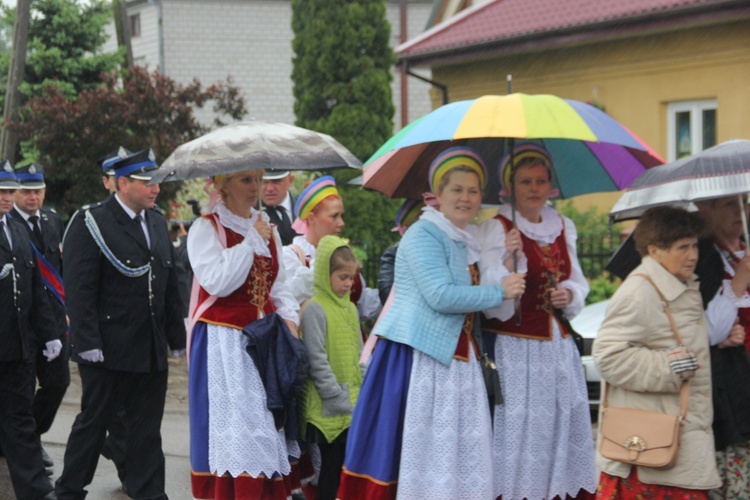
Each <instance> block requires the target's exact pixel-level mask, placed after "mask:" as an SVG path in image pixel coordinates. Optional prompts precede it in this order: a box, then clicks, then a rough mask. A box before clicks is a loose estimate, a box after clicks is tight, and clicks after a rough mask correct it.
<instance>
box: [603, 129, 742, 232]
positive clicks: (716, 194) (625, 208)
mask: <svg viewBox="0 0 750 500" xmlns="http://www.w3.org/2000/svg"><path fill="white" fill-rule="evenodd" d="M746 193H750V140H745V139H733V140H730V141H726V142H723V143H721V144H719V145H716V146H714V147H712V148H709V149H706V150H705V151H702V152H700V153H698V154H695V155H692V156H687V157H685V158H680V159H679V160H677V161H673V162H671V163H667V164H665V165H660V166H658V167H654V168H650V169H648V170H646V171H645V172H643V173H642V174H641V175H639V176H638V177H637V178H636V179H635V181H633V183H632V184H631V185H630V187H628V188H627V189H626V190H625V192H624V193H623V195H622V197H621V198H620V199H619V200H618V201H617V203H615V206H614V207H612V210H611V211H610V212H609V216H610V218H612V219H613V220H615V221H620V220H625V219H634V218H637V217H640V216H641V214H642V213H643V212H645V211H646V209H648V208H651V207H657V206H661V205H687V204H688V203H690V202H696V201H702V200H710V199H714V198H723V197H725V196H731V195H742V194H746Z"/></svg>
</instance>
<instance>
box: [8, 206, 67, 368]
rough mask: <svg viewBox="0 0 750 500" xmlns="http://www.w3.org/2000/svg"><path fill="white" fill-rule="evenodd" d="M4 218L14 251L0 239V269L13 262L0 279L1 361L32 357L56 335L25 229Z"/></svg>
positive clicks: (53, 321) (53, 319) (53, 320)
mask: <svg viewBox="0 0 750 500" xmlns="http://www.w3.org/2000/svg"><path fill="white" fill-rule="evenodd" d="M5 220H6V221H8V229H9V230H10V233H11V240H12V247H13V250H11V249H10V247H8V245H7V243H6V242H5V238H0V269H2V267H3V266H5V264H7V263H12V264H13V271H12V274H9V275H8V276H6V277H5V278H3V279H0V361H17V360H21V359H28V358H29V357H30V356H33V355H34V354H35V353H36V350H37V348H40V347H43V346H44V343H45V342H48V341H50V340H54V339H55V338H58V335H57V332H56V331H55V329H54V324H55V318H54V315H53V313H52V307H51V306H50V303H49V300H48V298H47V292H46V291H45V289H44V285H43V284H42V278H41V276H40V274H39V269H38V268H37V265H36V257H35V256H34V250H33V249H32V247H31V240H30V239H29V235H28V232H27V231H26V230H25V229H24V228H23V225H22V224H21V223H20V222H18V221H17V220H15V219H13V218H12V217H7V216H6V218H5ZM13 274H15V277H16V290H17V293H15V295H14V291H13Z"/></svg>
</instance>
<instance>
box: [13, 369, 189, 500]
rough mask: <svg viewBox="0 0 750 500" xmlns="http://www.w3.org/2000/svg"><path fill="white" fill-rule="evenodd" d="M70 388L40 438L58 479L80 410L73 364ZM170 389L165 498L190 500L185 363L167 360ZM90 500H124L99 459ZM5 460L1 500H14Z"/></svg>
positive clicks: (112, 470)
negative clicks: (168, 361)
mask: <svg viewBox="0 0 750 500" xmlns="http://www.w3.org/2000/svg"><path fill="white" fill-rule="evenodd" d="M70 367H71V385H70V387H69V388H68V392H67V393H66V395H65V400H64V401H63V404H62V406H61V407H60V411H59V412H58V414H57V418H56V419H55V423H54V425H53V426H52V428H51V429H50V431H49V432H47V433H46V434H44V435H43V436H42V444H43V445H44V447H45V449H46V450H47V453H49V454H50V456H51V457H52V460H54V461H55V467H54V470H55V475H54V476H52V480H53V481H54V480H55V479H57V477H58V475H59V474H60V473H61V472H62V463H63V454H64V453H65V443H66V442H67V440H68V435H69V434H70V429H71V427H72V426H73V421H74V420H75V417H76V415H77V414H78V411H79V409H80V402H81V379H80V378H79V376H78V371H77V365H76V363H71V365H70ZM169 370H170V371H169V389H168V392H167V403H166V408H165V412H164V420H163V422H162V441H163V448H164V454H165V456H166V462H167V477H166V487H167V495H169V498H170V499H172V500H183V499H190V498H192V497H191V494H190V439H189V435H190V433H189V428H188V409H187V364H186V363H185V360H184V359H181V360H170V366H169ZM88 492H89V495H88V498H89V499H91V500H127V499H128V498H129V497H128V496H127V495H125V494H124V493H123V492H122V491H121V490H120V481H119V480H118V478H117V471H116V470H115V467H114V465H112V462H110V461H109V460H107V459H105V458H100V460H99V466H98V468H97V470H96V475H95V476H94V481H93V482H92V483H91V485H90V486H89V488H88ZM14 499H15V495H14V494H13V488H12V486H11V483H10V477H9V476H8V468H7V466H6V465H5V459H0V500H14Z"/></svg>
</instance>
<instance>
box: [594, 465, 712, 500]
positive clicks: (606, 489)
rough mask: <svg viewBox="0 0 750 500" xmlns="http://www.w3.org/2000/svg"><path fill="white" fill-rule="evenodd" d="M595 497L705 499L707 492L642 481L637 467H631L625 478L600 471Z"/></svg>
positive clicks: (602, 499) (604, 499)
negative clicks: (628, 474)
mask: <svg viewBox="0 0 750 500" xmlns="http://www.w3.org/2000/svg"><path fill="white" fill-rule="evenodd" d="M596 498H597V500H642V499H643V500H646V499H649V500H706V499H708V492H707V491H704V490H689V489H686V488H678V487H676V486H661V485H658V484H646V483H642V482H640V481H639V480H638V469H637V468H636V467H633V468H632V469H631V472H630V476H628V477H627V478H625V479H623V478H621V477H617V476H610V475H609V474H605V473H604V472H602V473H601V476H600V477H599V487H598V488H597V489H596Z"/></svg>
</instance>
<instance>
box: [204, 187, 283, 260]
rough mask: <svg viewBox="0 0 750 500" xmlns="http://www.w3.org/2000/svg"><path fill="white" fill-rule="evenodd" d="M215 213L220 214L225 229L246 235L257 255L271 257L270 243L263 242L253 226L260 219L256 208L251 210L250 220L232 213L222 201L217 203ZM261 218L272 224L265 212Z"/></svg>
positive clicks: (246, 239) (248, 242)
mask: <svg viewBox="0 0 750 500" xmlns="http://www.w3.org/2000/svg"><path fill="white" fill-rule="evenodd" d="M213 211H214V212H215V213H216V214H218V216H219V220H220V221H221V224H222V225H223V226H224V227H226V228H228V229H231V230H232V231H234V232H235V233H237V234H241V235H244V236H245V241H246V242H247V244H248V245H250V246H251V247H252V249H253V250H254V251H255V253H257V254H260V255H262V256H263V257H270V256H271V250H270V249H269V248H268V243H266V242H265V241H263V238H262V237H261V236H260V234H258V231H256V230H255V227H254V226H253V224H254V223H255V221H256V220H257V218H258V211H257V210H256V209H255V208H251V209H250V218H249V219H246V218H244V217H240V216H239V215H237V214H235V213H233V212H231V211H230V210H229V208H227V206H226V205H225V204H224V202H222V201H219V202H218V203H216V205H215V206H214V210H213ZM261 217H262V218H263V220H264V221H266V222H270V219H269V218H268V215H267V214H266V213H265V212H261Z"/></svg>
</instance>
